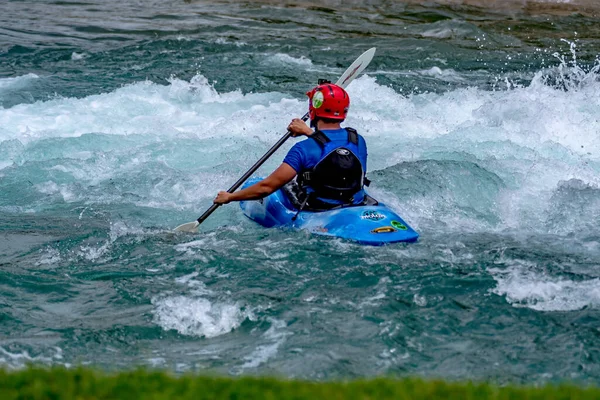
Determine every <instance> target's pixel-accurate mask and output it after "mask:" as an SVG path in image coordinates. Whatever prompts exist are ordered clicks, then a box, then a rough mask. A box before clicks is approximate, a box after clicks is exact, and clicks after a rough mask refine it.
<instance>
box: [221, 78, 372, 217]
mask: <svg viewBox="0 0 600 400" xmlns="http://www.w3.org/2000/svg"><path fill="white" fill-rule="evenodd" d="M307 95H308V98H309V116H310V126H311V127H308V126H307V125H306V124H305V123H304V121H302V120H301V119H298V118H296V119H294V120H292V122H291V123H290V124H289V126H288V130H289V131H290V132H292V134H293V135H294V136H302V135H306V136H307V137H308V138H309V140H304V141H302V142H299V143H296V144H295V145H294V146H293V147H292V149H291V150H290V151H289V152H288V154H287V155H286V157H285V158H284V160H283V163H282V164H281V165H280V166H279V167H278V168H277V169H276V170H275V171H273V173H272V174H271V175H269V176H268V177H267V178H265V179H263V180H262V181H260V182H258V183H256V184H254V185H252V186H249V187H247V188H245V189H242V190H240V191H237V192H234V193H228V192H225V191H221V192H219V194H218V195H217V197H216V198H215V199H214V203H216V204H227V203H229V202H231V201H242V200H258V199H261V198H263V197H266V196H268V195H270V194H271V193H273V192H275V191H276V190H278V189H280V188H282V187H284V185H286V184H288V183H290V182H291V181H292V180H293V179H294V178H297V179H296V184H294V185H293V186H294V189H293V190H287V191H286V192H287V193H288V196H290V195H291V193H290V192H294V193H295V194H296V197H297V198H296V199H294V198H293V197H294V196H293V195H291V197H292V198H291V200H292V201H293V202H294V203H295V205H296V207H297V208H298V209H299V210H302V209H305V210H313V211H318V210H327V209H331V208H336V207H340V206H349V205H362V204H366V202H367V201H368V200H369V199H367V197H368V196H365V192H364V190H363V186H364V185H365V184H366V185H368V180H367V179H366V177H365V172H366V170H367V145H366V143H365V140H364V138H363V137H362V136H361V135H359V134H358V133H356V131H355V130H354V129H352V128H342V127H341V126H340V124H341V123H342V122H343V121H344V119H345V118H346V116H347V114H348V108H349V106H350V97H349V96H348V93H346V91H345V90H344V89H343V88H341V87H339V86H337V85H334V84H332V83H329V82H325V83H322V84H319V85H318V86H317V87H315V88H314V89H312V90H311V91H310V92H308V93H307ZM311 128H315V130H314V131H313V129H311ZM292 184H293V182H292Z"/></svg>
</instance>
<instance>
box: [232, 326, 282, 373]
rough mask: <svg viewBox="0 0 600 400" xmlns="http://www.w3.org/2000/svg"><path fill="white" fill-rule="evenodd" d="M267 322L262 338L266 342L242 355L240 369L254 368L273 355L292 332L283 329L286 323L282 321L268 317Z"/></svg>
mask: <svg viewBox="0 0 600 400" xmlns="http://www.w3.org/2000/svg"><path fill="white" fill-rule="evenodd" d="M269 322H270V323H271V326H270V327H269V329H267V331H266V332H265V333H264V335H263V338H264V339H265V340H266V341H267V343H265V344H261V345H259V346H257V347H256V349H254V351H252V353H250V354H249V355H248V356H246V357H244V360H246V362H245V363H244V364H242V365H241V366H240V368H241V369H242V370H244V369H250V368H256V367H258V366H260V365H261V364H264V363H266V362H267V361H268V360H270V359H271V358H273V357H275V356H276V355H277V352H278V351H279V347H281V345H282V344H284V343H285V341H286V338H287V337H288V336H289V335H291V334H292V333H291V332H288V331H286V330H285V327H286V323H285V322H284V321H280V320H277V319H273V318H269Z"/></svg>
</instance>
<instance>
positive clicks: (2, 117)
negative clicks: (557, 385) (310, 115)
mask: <svg viewBox="0 0 600 400" xmlns="http://www.w3.org/2000/svg"><path fill="white" fill-rule="evenodd" d="M490 3H491V5H490ZM497 3H500V2H485V1H479V2H476V1H464V2H461V1H447V2H442V3H435V2H428V3H426V5H420V4H419V3H418V2H412V3H406V4H405V3H399V2H387V1H369V2H344V5H342V4H341V2H339V1H322V2H318V3H317V2H313V3H311V2H304V3H303V2H292V1H286V2H273V1H264V2H252V3H242V2H196V1H172V2H165V1H156V0H151V1H127V2H124V1H114V0H103V1H100V0H78V1H66V0H65V1H56V0H54V1H50V0H46V1H5V2H2V3H0V366H3V367H5V368H9V369H14V368H21V367H23V366H24V365H27V364H28V363H32V362H33V363H38V364H44V365H67V366H71V365H80V364H82V365H93V366H95V367H99V368H103V369H107V370H125V369H130V368H134V367H136V366H148V367H157V368H160V369H166V370H170V371H173V372H177V373H179V372H186V371H198V372H205V373H218V374H231V375H241V374H267V375H277V376H284V377H293V378H305V379H317V380H321V379H339V378H342V379H346V378H356V377H371V376H378V375H392V376H408V375H410V376H414V375H418V376H425V377H441V378H446V379H476V380H491V381H495V382H501V383H502V382H525V383H539V382H547V381H563V380H573V381H578V382H597V381H598V379H600V318H599V317H600V312H599V308H600V228H599V227H598V225H599V224H600V217H599V215H600V96H599V95H600V61H599V59H598V56H599V55H600V29H599V27H600V24H599V23H598V22H599V15H600V14H599V12H598V10H597V9H596V8H594V5H593V3H594V2H576V1H570V2H569V1H554V2H551V1H546V2H535V3H534V2H527V1H524V0H523V1H518V2H517V1H515V2H503V3H502V4H501V5H498V4H497ZM370 47H377V53H376V55H375V58H374V59H373V61H372V63H371V64H370V66H369V67H368V69H367V70H366V71H365V74H364V75H363V76H361V77H360V78H358V79H357V80H355V81H354V82H353V83H352V84H351V85H350V86H349V87H348V92H349V94H350V96H351V99H352V104H351V109H350V116H349V118H348V120H347V121H346V123H347V125H348V126H352V127H354V128H356V129H357V130H358V131H359V132H361V133H362V134H363V135H364V136H365V138H366V140H367V144H368V147H369V167H368V169H369V171H368V176H369V177H370V178H371V179H372V180H373V184H372V186H371V188H370V192H371V194H372V195H374V196H375V197H376V198H378V199H379V200H381V201H383V202H385V203H387V204H388V205H390V206H391V207H392V208H393V209H394V210H395V211H397V212H398V213H399V214H400V215H402V216H403V218H404V219H405V220H406V221H407V222H408V223H409V224H410V225H411V226H413V227H414V228H415V229H416V230H417V231H419V233H420V234H421V238H420V240H419V242H418V243H416V244H410V245H406V244H398V245H391V246H385V247H367V246H361V245H358V244H354V243H351V242H345V241H341V240H336V239H331V238H325V237H319V236H313V235H310V234H308V233H306V232H296V231H286V230H278V229H265V228H263V227H261V226H258V225H256V224H254V223H253V222H252V221H250V220H248V219H246V218H245V217H244V216H243V215H242V213H241V211H240V209H239V207H238V206H237V205H235V204H230V205H227V206H225V207H222V208H221V209H219V210H218V211H217V212H216V213H215V214H213V216H211V217H210V218H209V219H208V220H207V221H206V222H205V223H204V224H203V225H202V226H201V229H200V232H199V233H198V234H197V235H186V234H174V233H173V232H172V228H174V227H175V226H177V225H179V224H181V223H185V222H189V221H193V220H194V219H195V218H197V217H198V216H199V215H200V214H201V213H202V212H203V211H204V210H205V209H207V208H208V207H209V206H210V205H211V201H212V199H213V198H214V196H215V194H216V193H217V191H219V190H224V189H226V188H228V187H229V186H230V185H231V184H232V183H233V182H235V181H236V180H237V178H238V177H239V176H241V175H242V174H243V173H244V172H245V171H246V170H247V169H248V168H249V167H250V166H251V165H252V164H253V163H254V162H255V161H256V160H257V159H258V158H259V157H260V156H261V155H262V154H263V153H264V152H265V151H266V150H267V149H268V148H269V147H270V146H271V145H272V144H273V143H275V142H276V141H277V140H278V139H279V138H280V137H281V136H282V135H283V134H284V133H285V127H286V126H287V124H288V122H289V121H290V120H291V118H294V117H298V116H301V115H303V114H304V112H306V108H307V101H306V98H305V96H304V93H305V92H306V91H307V90H308V89H310V88H311V87H312V86H314V84H315V83H316V81H317V79H318V78H328V79H331V80H336V79H337V77H338V76H339V75H340V74H341V73H342V72H343V71H344V70H345V68H346V67H347V66H348V65H349V64H350V63H351V62H352V61H353V60H354V59H355V58H356V57H358V55H360V54H361V53H362V52H363V51H365V50H366V49H368V48H370ZM292 144H293V142H292V141H290V142H289V143H287V144H286V145H285V146H284V148H283V149H281V150H280V151H279V152H278V153H276V154H275V155H274V156H273V157H272V158H271V159H270V160H269V161H268V162H267V163H266V164H265V166H264V167H262V168H261V170H260V171H259V174H258V175H266V174H268V173H269V172H270V171H272V170H273V169H274V168H275V167H276V166H277V165H279V163H280V162H281V160H282V159H283V157H284V155H285V151H286V150H287V149H289V148H290V147H291V146H292Z"/></svg>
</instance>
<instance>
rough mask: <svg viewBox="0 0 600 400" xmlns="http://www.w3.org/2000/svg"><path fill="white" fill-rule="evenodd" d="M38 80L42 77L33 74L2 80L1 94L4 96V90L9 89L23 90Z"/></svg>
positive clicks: (0, 82) (0, 81) (0, 80)
mask: <svg viewBox="0 0 600 400" xmlns="http://www.w3.org/2000/svg"><path fill="white" fill-rule="evenodd" d="M36 79H40V77H39V76H38V75H36V74H32V73H29V74H26V75H21V76H16V77H13V78H0V94H2V92H3V91H4V90H8V89H10V90H14V89H22V88H23V87H25V86H27V85H28V84H29V82H31V81H32V80H36Z"/></svg>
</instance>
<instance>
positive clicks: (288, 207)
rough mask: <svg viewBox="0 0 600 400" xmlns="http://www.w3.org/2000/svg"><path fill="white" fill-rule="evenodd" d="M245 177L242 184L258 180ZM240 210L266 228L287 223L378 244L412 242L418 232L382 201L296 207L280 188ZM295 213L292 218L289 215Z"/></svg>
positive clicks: (364, 242) (343, 237) (244, 202)
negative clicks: (324, 207)
mask: <svg viewBox="0 0 600 400" xmlns="http://www.w3.org/2000/svg"><path fill="white" fill-rule="evenodd" d="M260 180H261V179H260V178H252V179H249V180H248V181H247V182H246V183H245V184H244V186H243V187H242V188H246V187H248V186H250V185H253V184H255V183H256V182H258V181H260ZM240 207H241V208H242V211H243V212H244V214H245V215H246V216H247V217H248V218H250V219H252V220H254V221H256V222H258V223H259V224H261V225H262V226H265V227H267V228H271V227H288V228H295V229H305V230H308V231H309V232H312V233H315V234H319V235H325V236H334V237H339V238H342V239H349V240H352V241H355V242H358V243H362V244H368V245H373V246H380V245H384V244H388V243H398V242H415V241H417V239H418V238H419V234H418V233H417V232H415V231H414V230H413V229H412V228H411V227H410V226H408V224H407V223H406V222H404V220H403V219H402V218H400V216H399V215H398V214H396V213H395V212H394V211H392V210H391V209H389V208H388V207H387V206H386V205H385V204H382V203H378V204H377V205H365V206H362V205H361V206H353V207H343V208H337V209H333V210H328V211H318V212H314V211H302V212H300V213H299V214H298V210H297V209H296V208H295V207H294V205H293V203H292V202H291V201H290V200H289V198H288V196H287V195H286V194H285V193H284V192H283V191H282V190H281V189H280V190H278V191H276V192H275V193H273V194H271V195H270V196H267V197H265V198H264V199H261V200H252V201H242V202H240ZM296 214H298V217H297V218H296V220H293V217H294V216H295V215H296Z"/></svg>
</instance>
